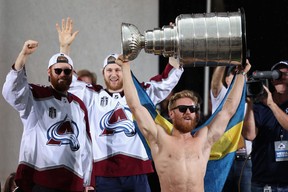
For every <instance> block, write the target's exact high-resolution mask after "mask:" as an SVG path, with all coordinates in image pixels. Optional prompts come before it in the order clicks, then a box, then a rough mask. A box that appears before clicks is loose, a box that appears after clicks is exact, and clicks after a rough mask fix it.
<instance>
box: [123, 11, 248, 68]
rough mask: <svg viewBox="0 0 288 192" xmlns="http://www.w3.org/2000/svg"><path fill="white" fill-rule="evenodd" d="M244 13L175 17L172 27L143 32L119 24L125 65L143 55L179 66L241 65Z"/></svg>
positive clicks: (243, 50)
mask: <svg viewBox="0 0 288 192" xmlns="http://www.w3.org/2000/svg"><path fill="white" fill-rule="evenodd" d="M245 24H246V23H245V15H244V11H242V10H241V11H240V10H239V11H238V12H219V13H204V14H182V15H179V16H178V17H177V18H176V20H175V24H174V25H167V26H163V27H162V28H161V29H160V28H155V29H154V30H147V31H145V33H144V35H142V34H141V33H140V32H139V30H138V29H137V27H136V26H135V25H133V24H128V23H122V27H121V29H122V30H121V35H122V51H123V56H124V59H125V60H126V61H132V60H134V59H135V58H136V57H137V56H138V55H139V53H140V51H141V50H142V49H144V50H145V52H146V53H154V54H155V55H163V56H164V57H171V56H174V57H175V58H178V59H179V62H180V64H182V65H192V66H194V67H195V66H220V65H241V64H244V63H245V61H246V31H245V30H246V29H245Z"/></svg>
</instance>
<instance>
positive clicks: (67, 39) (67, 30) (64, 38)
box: [56, 17, 79, 55]
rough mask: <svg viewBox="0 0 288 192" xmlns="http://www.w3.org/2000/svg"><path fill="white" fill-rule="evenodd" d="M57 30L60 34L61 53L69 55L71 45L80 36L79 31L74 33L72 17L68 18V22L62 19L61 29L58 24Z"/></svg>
mask: <svg viewBox="0 0 288 192" xmlns="http://www.w3.org/2000/svg"><path fill="white" fill-rule="evenodd" d="M56 30H57V32H58V38H59V44H60V53H65V54H67V55H69V53H70V45H71V44H72V42H73V41H74V39H75V38H76V36H77V35H78V33H79V31H75V32H73V21H72V19H70V17H68V18H67V20H66V21H65V19H62V26H61V27H60V26H59V24H58V23H56Z"/></svg>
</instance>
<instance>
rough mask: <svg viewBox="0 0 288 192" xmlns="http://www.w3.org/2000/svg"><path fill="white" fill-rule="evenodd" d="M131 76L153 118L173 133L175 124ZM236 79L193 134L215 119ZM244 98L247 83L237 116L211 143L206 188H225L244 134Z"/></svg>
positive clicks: (215, 190) (210, 191) (217, 190)
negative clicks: (161, 113)
mask: <svg viewBox="0 0 288 192" xmlns="http://www.w3.org/2000/svg"><path fill="white" fill-rule="evenodd" d="M132 78H133V81H134V84H135V87H136V89H137V92H138V96H139V99H140V102H141V104H142V105H143V106H145V107H146V108H147V110H148V111H149V112H150V114H151V116H152V118H154V120H155V122H156V123H157V124H161V126H162V127H164V128H165V129H166V131H167V132H168V133H169V134H171V132H172V128H173V126H172V124H171V123H170V122H169V121H167V120H166V119H164V118H163V117H162V116H161V115H159V114H158V112H157V110H156V107H155V105H154V104H153V103H152V101H151V99H150V98H149V96H148V95H147V93H146V92H145V90H144V89H143V88H142V87H141V85H140V83H139V82H138V80H137V79H136V78H135V76H134V75H133V74H132ZM234 82H235V78H234V79H233V81H232V83H231V86H230V87H229V89H228V91H227V93H226V96H225V97H224V99H223V101H222V102H221V104H220V105H219V106H218V108H217V109H216V111H215V112H214V113H213V114H212V116H211V117H210V118H209V119H208V120H207V121H206V122H205V123H204V124H203V125H201V126H200V127H198V128H196V129H194V130H193V132H192V134H194V133H195V132H196V131H198V130H199V129H201V128H202V127H204V126H206V125H207V124H209V123H210V122H211V121H212V120H213V118H214V117H215V116H216V115H217V113H218V112H219V111H221V110H222V107H223V105H224V103H225V101H226V98H227V96H228V94H229V93H230V91H231V88H232V87H233V84H234ZM245 99H246V84H245V85H244V87H243V92H242V97H241V101H240V104H239V106H238V109H237V111H236V113H235V114H234V116H233V117H232V118H231V120H230V121H229V123H228V125H227V128H226V130H225V133H224V135H223V136H222V137H221V138H220V139H219V140H218V141H217V142H216V143H215V144H214V145H213V146H212V149H211V153H210V159H209V161H208V165H207V171H206V175H205V179H204V185H205V186H204V188H205V192H221V191H222V188H223V186H224V183H225V181H226V178H227V175H228V173H229V170H230V168H231V165H232V163H233V160H234V156H235V153H236V150H237V145H238V142H239V139H240V136H241V131H242V125H243V120H244V111H245ZM134 123H135V125H136V131H137V132H138V133H139V135H140V137H141V139H142V141H143V143H144V145H145V147H146V151H147V154H148V156H149V157H150V159H152V156H151V151H150V148H149V145H148V143H147V142H146V140H145V138H144V137H143V135H142V134H141V132H140V130H139V128H138V126H137V123H136V122H134Z"/></svg>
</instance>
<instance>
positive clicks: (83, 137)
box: [2, 40, 92, 192]
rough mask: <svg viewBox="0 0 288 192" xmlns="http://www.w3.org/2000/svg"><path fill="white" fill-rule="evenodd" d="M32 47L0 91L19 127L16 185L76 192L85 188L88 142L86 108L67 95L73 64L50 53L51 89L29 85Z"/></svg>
mask: <svg viewBox="0 0 288 192" xmlns="http://www.w3.org/2000/svg"><path fill="white" fill-rule="evenodd" d="M37 47H38V42H36V41H34V40H28V41H26V42H25V43H24V46H23V48H22V51H21V52H20V53H19V56H18V57H17V59H16V62H15V64H14V65H13V66H12V69H11V70H10V72H9V73H8V75H7V77H6V81H5V83H4V86H3V90H2V94H3V96H4V98H5V99H6V101H7V102H8V103H9V104H10V105H11V106H12V107H13V108H15V109H16V110H17V111H18V112H19V114H20V118H21V120H22V123H23V126H24V128H23V135H22V139H21V146H20V154H19V166H18V169H17V174H16V178H15V181H16V183H17V186H19V189H21V191H24V192H31V191H33V192H59V191H63V192H64V191H74V192H76V191H77V192H81V191H83V188H84V186H86V185H90V179H91V172H92V148H91V147H92V143H91V137H90V130H89V129H90V128H89V123H88V113H87V108H86V107H85V105H84V103H83V102H82V101H81V100H80V99H79V98H78V97H76V96H75V95H73V94H71V93H69V92H68V89H69V86H70V84H71V81H72V72H73V61H72V59H71V58H70V57H69V56H67V55H65V54H61V53H57V54H55V55H53V56H52V57H51V59H50V60H49V64H48V71H47V73H48V77H49V81H50V84H51V85H50V86H40V85H35V84H28V82H27V76H26V70H25V64H26V60H27V59H28V57H29V56H30V54H32V53H34V51H35V50H36V49H37Z"/></svg>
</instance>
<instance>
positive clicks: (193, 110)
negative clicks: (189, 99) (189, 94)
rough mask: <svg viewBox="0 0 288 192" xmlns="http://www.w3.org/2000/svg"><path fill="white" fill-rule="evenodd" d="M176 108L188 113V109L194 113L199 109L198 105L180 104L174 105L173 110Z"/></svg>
mask: <svg viewBox="0 0 288 192" xmlns="http://www.w3.org/2000/svg"><path fill="white" fill-rule="evenodd" d="M174 109H178V110H179V111H180V112H181V113H186V111H187V109H189V111H190V113H194V112H197V111H198V110H199V107H198V106H196V105H179V106H177V107H174V108H173V109H172V110H174Z"/></svg>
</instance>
